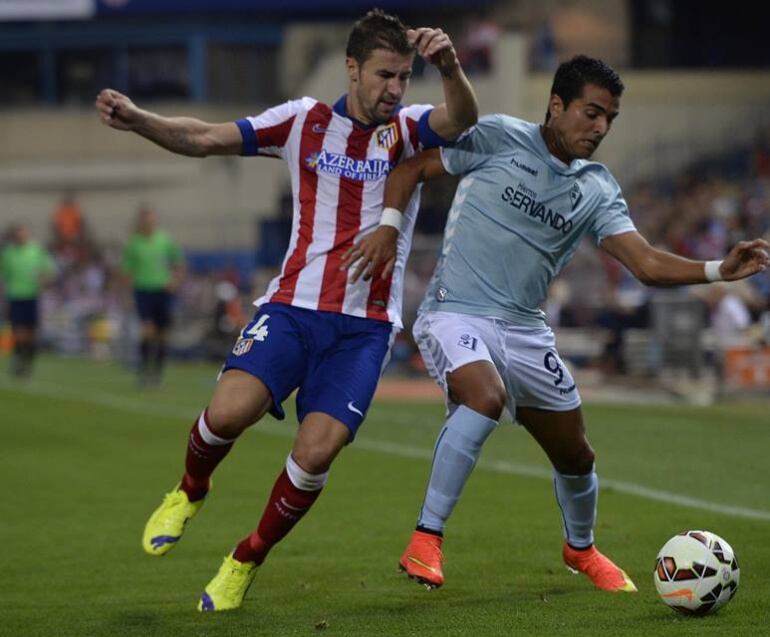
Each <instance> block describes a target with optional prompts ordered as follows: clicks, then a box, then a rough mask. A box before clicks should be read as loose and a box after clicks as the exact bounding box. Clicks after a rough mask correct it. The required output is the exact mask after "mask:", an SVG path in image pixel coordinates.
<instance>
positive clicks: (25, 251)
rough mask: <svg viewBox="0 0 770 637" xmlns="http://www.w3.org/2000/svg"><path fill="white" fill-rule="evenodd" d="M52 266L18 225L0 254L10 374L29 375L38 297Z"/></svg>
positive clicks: (28, 234) (48, 259)
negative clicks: (10, 350) (10, 348)
mask: <svg viewBox="0 0 770 637" xmlns="http://www.w3.org/2000/svg"><path fill="white" fill-rule="evenodd" d="M54 270H55V266H54V262H53V259H51V256H50V255H49V254H48V252H47V251H46V250H45V248H43V247H42V246H41V245H40V244H39V243H38V242H37V241H33V240H32V238H31V236H30V232H29V228H27V226H25V225H22V224H19V225H17V226H15V227H14V228H13V229H12V231H11V240H10V242H9V243H8V245H6V246H5V247H4V248H3V249H2V252H0V278H2V281H3V285H4V288H5V296H6V298H7V300H8V320H9V322H10V324H11V330H12V333H13V342H14V345H13V355H12V356H11V367H10V372H11V374H12V375H14V376H20V377H24V376H29V374H30V373H31V372H32V364H33V362H34V359H35V354H36V351H37V331H38V324H39V312H38V297H39V296H40V290H41V288H42V286H43V284H44V283H46V282H48V281H50V280H51V278H52V276H53V274H54Z"/></svg>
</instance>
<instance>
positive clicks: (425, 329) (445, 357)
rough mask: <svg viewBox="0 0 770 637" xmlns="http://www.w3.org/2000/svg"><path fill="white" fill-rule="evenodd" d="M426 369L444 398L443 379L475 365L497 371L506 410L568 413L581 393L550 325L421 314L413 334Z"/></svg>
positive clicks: (450, 405) (578, 404) (573, 407)
mask: <svg viewBox="0 0 770 637" xmlns="http://www.w3.org/2000/svg"><path fill="white" fill-rule="evenodd" d="M412 333H413V334H414V338H415V341H416V342H417V345H418V347H419V348H420V353H421V354H422V358H423V360H424V361H425V366H426V367H427V368H428V372H429V373H430V375H431V376H432V377H433V379H434V380H435V381H436V382H437V383H438V384H439V385H441V388H442V389H443V390H444V392H445V393H446V394H447V406H448V407H449V408H450V411H451V409H452V407H453V404H452V402H451V400H450V399H449V394H448V391H447V384H446V375H447V374H448V373H450V372H453V371H454V370H456V369H458V368H459V367H462V366H463V365H467V364H468V363H474V362H476V361H489V362H490V363H492V364H493V365H494V366H495V368H497V371H498V373H499V374H500V377H501V378H502V380H503V384H504V385H505V390H506V392H507V394H508V404H507V406H508V411H510V412H511V415H512V416H513V418H514V420H515V418H516V416H515V415H516V407H517V406H519V407H536V408H538V409H547V410H550V411H569V410H571V409H576V408H578V407H580V394H579V393H578V390H577V387H576V386H575V380H574V379H573V378H572V374H570V372H569V370H568V369H567V367H566V365H565V364H564V363H563V362H562V360H561V358H560V357H559V353H558V352H557V351H556V339H555V338H554V335H553V332H552V331H551V328H549V327H524V326H520V325H513V324H511V323H509V322H508V321H504V320H502V319H497V318H487V317H483V316H474V315H471V314H459V313H455V312H434V311H428V312H423V313H421V314H420V315H419V316H418V317H417V321H416V322H415V324H414V328H413V330H412Z"/></svg>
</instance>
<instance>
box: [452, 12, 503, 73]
mask: <svg viewBox="0 0 770 637" xmlns="http://www.w3.org/2000/svg"><path fill="white" fill-rule="evenodd" d="M499 37H500V27H499V25H498V24H497V23H496V22H495V21H494V20H492V19H491V18H490V17H488V16H486V15H476V16H473V17H471V18H470V20H469V21H468V26H467V27H466V29H465V33H464V34H463V36H462V38H461V39H460V42H459V44H458V46H457V57H458V58H459V60H460V64H462V66H463V69H464V70H465V72H466V73H467V74H468V75H471V74H474V73H488V72H489V71H490V70H491V69H492V63H493V61H494V51H495V45H496V44H497V39H498V38H499Z"/></svg>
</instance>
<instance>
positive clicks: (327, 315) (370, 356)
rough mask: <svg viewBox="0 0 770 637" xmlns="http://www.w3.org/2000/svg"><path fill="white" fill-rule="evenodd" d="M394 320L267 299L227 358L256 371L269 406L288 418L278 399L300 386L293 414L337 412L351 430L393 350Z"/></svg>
mask: <svg viewBox="0 0 770 637" xmlns="http://www.w3.org/2000/svg"><path fill="white" fill-rule="evenodd" d="M392 333H393V326H392V325H391V324H390V323H386V322H384V321H377V320H374V319H365V318H359V317H357V316H348V315H346V314H338V313H336V312H321V311H317V310H306V309H303V308H299V307H293V306H291V305H286V304H283V303H266V304H265V305H263V306H262V307H260V308H259V310H257V313H256V314H255V315H254V318H253V319H252V320H251V322H250V323H249V324H248V325H247V326H246V327H244V328H243V331H242V332H241V336H240V337H239V338H238V340H237V341H236V343H235V346H234V347H233V350H232V352H231V353H230V355H229V356H228V357H227V360H226V361H225V364H224V367H223V368H222V370H223V371H225V370H228V369H240V370H242V371H245V372H248V373H249V374H252V375H253V376H256V377H257V378H259V379H260V380H261V381H262V382H263V383H265V385H266V386H267V388H268V389H269V390H270V394H271V395H272V398H273V407H272V409H271V410H270V413H271V414H273V416H275V417H276V418H278V419H279V420H283V419H284V418H285V414H284V412H283V408H282V407H281V404H282V403H283V401H284V400H286V398H288V397H289V395H290V394H291V393H292V392H293V391H294V390H295V389H297V388H299V392H298V393H297V417H298V418H299V421H300V422H302V421H303V420H304V419H305V416H307V415H308V414H309V413H311V412H314V411H319V412H322V413H325V414H328V415H329V416H332V417H333V418H336V419H337V420H339V421H340V422H342V423H344V424H345V426H346V427H347V428H348V429H350V439H351V440H352V439H353V438H354V437H355V434H356V431H357V430H358V427H359V426H360V425H361V422H362V421H363V419H364V414H365V413H366V410H367V409H369V404H370V403H371V402H372V398H373V397H374V390H375V389H376V388H377V382H378V381H379V379H380V375H381V374H382V369H383V367H384V365H385V363H386V357H387V355H388V352H389V350H390V345H391V334H392Z"/></svg>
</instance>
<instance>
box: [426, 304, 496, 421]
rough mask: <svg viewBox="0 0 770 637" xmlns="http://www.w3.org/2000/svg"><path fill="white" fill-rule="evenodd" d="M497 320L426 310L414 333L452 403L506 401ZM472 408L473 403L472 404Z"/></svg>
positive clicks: (436, 379) (432, 373)
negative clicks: (497, 347)
mask: <svg viewBox="0 0 770 637" xmlns="http://www.w3.org/2000/svg"><path fill="white" fill-rule="evenodd" d="M494 329H495V326H494V321H492V320H490V319H486V318H483V317H477V316H471V315H469V314H459V313H455V312H423V313H421V314H420V315H419V317H418V318H417V321H416V322H415V324H414V328H413V335H414V339H415V342H416V343H417V347H418V348H419V349H420V354H421V355H422V358H423V361H424V362H425V367H426V368H427V370H428V373H429V374H430V375H431V377H432V378H433V379H434V380H435V381H436V382H437V383H438V384H439V385H440V386H441V387H442V389H444V391H445V392H446V393H447V397H448V400H449V402H450V403H454V404H466V405H467V406H469V407H470V406H471V405H470V404H469V401H472V400H474V395H475V397H476V398H475V400H476V401H477V402H482V403H487V402H491V403H492V404H495V403H498V402H500V401H501V400H502V401H503V402H505V387H504V385H503V383H502V380H501V378H500V374H499V371H498V366H499V364H500V362H501V359H500V356H499V352H496V351H495V349H496V345H497V341H498V339H497V338H496V336H495V333H494ZM471 408H473V407H471Z"/></svg>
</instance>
